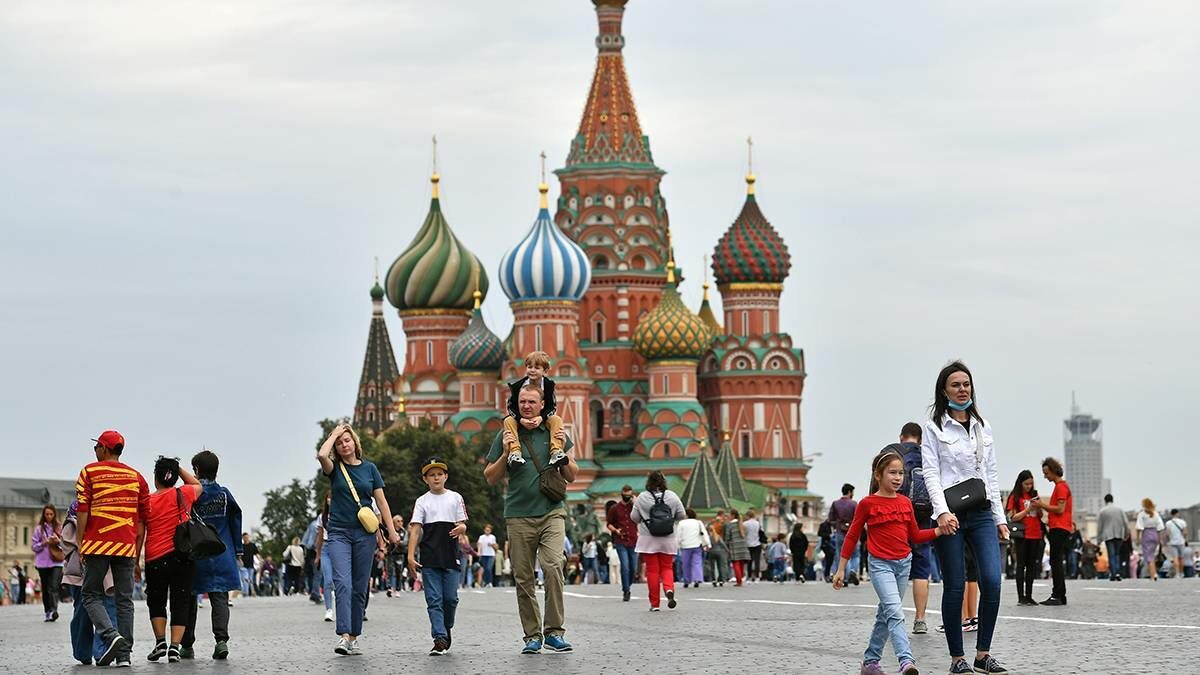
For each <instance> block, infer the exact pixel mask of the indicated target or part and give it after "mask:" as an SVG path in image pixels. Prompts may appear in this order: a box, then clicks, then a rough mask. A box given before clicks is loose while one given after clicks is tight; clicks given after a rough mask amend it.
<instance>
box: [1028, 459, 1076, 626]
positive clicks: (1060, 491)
mask: <svg viewBox="0 0 1200 675" xmlns="http://www.w3.org/2000/svg"><path fill="white" fill-rule="evenodd" d="M1042 475H1043V476H1045V477H1046V480H1048V481H1050V482H1052V483H1054V490H1053V491H1052V492H1051V493H1050V501H1048V502H1047V501H1046V500H1045V499H1038V500H1037V505H1038V507H1040V508H1041V509H1042V510H1044V511H1045V512H1046V514H1047V518H1046V521H1047V527H1048V529H1049V531H1048V532H1047V538H1048V539H1049V540H1050V576H1051V577H1052V578H1053V590H1052V591H1051V593H1050V597H1049V598H1047V599H1045V600H1043V601H1042V604H1043V605H1065V604H1067V580H1066V576H1065V575H1064V573H1063V564H1064V561H1065V560H1066V557H1067V540H1068V539H1069V538H1070V536H1071V520H1072V518H1073V517H1074V513H1073V511H1074V508H1072V507H1073V504H1074V500H1073V499H1072V498H1071V487H1070V486H1069V485H1067V481H1065V480H1063V465H1062V462H1060V461H1058V460H1057V459H1055V458H1053V457H1047V458H1046V459H1044V460H1042Z"/></svg>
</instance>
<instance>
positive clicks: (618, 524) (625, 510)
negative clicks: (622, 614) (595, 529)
mask: <svg viewBox="0 0 1200 675" xmlns="http://www.w3.org/2000/svg"><path fill="white" fill-rule="evenodd" d="M632 512H633V486H632V485H625V486H622V487H621V501H619V502H615V503H613V505H612V506H610V507H609V508H608V510H607V511H606V512H605V516H604V517H605V519H606V520H607V521H608V524H607V525H606V527H607V528H608V531H609V533H610V534H611V535H612V538H613V546H614V547H615V548H616V552H617V560H618V563H619V565H620V567H621V599H622V600H623V601H625V602H629V586H630V584H631V583H632V582H633V575H634V572H635V571H636V570H637V551H636V549H637V537H638V534H637V524H636V523H634V522H633V518H632V517H631V516H630V513H632Z"/></svg>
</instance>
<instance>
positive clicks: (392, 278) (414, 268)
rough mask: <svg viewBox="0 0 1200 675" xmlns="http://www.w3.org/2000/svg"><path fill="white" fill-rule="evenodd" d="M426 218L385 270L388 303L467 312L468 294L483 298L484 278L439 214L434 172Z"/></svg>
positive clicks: (476, 259)
mask: <svg viewBox="0 0 1200 675" xmlns="http://www.w3.org/2000/svg"><path fill="white" fill-rule="evenodd" d="M430 181H431V182H432V183H433V199H432V201H431V202H430V204H429V215H427V216H425V223H424V224H423V225H421V229H420V230H419V231H418V232H417V236H416V237H415V238H413V240H412V243H410V244H409V245H408V248H406V249H405V250H404V252H403V253H401V254H400V257H398V258H396V261H395V262H393V263H392V266H391V268H389V269H388V273H387V279H386V280H385V282H384V285H385V289H386V290H387V297H388V302H390V303H392V306H394V307H395V308H396V309H399V310H401V311H403V310H406V309H466V310H469V309H471V305H472V297H471V294H472V293H473V292H474V291H475V290H476V289H478V290H479V291H480V292H481V293H483V295H485V296H486V295H487V290H488V279H487V273H486V272H485V271H484V270H483V265H482V264H480V262H479V258H476V257H475V255H474V254H473V253H471V252H470V251H468V250H467V247H466V246H463V245H462V242H460V241H459V240H458V237H455V236H454V232H453V231H451V230H450V224H449V223H447V222H446V217H445V216H444V215H442V206H441V200H440V199H439V198H438V181H439V177H438V175H437V174H436V173H435V174H433V177H432V178H431V179H430Z"/></svg>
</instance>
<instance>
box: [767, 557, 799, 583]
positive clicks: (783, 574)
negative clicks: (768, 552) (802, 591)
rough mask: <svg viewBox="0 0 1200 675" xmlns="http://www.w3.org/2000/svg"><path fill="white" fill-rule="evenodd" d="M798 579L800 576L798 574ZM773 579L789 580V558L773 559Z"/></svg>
mask: <svg viewBox="0 0 1200 675" xmlns="http://www.w3.org/2000/svg"><path fill="white" fill-rule="evenodd" d="M796 578H797V579H799V578H800V577H799V576H797V577H796ZM771 579H772V580H773V581H787V558H779V559H777V560H772V561H771Z"/></svg>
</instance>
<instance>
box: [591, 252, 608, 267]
mask: <svg viewBox="0 0 1200 675" xmlns="http://www.w3.org/2000/svg"><path fill="white" fill-rule="evenodd" d="M592 269H597V270H606V269H608V256H606V255H597V256H596V257H594V258H592Z"/></svg>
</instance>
